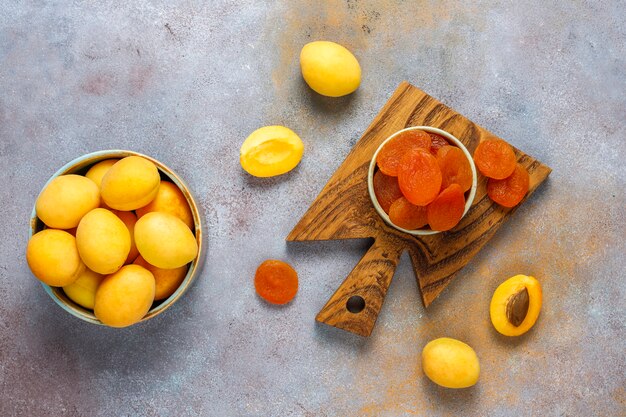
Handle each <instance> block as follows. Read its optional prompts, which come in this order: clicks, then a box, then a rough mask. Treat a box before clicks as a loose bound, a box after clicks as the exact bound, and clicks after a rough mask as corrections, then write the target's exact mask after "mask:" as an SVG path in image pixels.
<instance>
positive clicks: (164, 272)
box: [133, 255, 188, 300]
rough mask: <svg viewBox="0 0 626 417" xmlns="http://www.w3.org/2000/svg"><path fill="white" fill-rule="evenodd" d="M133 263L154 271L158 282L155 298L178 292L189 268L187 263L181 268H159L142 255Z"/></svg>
mask: <svg viewBox="0 0 626 417" xmlns="http://www.w3.org/2000/svg"><path fill="white" fill-rule="evenodd" d="M133 263H134V264H135V265H140V266H143V267H144V268H146V269H147V270H148V271H150V272H152V275H154V281H155V284H156V288H155V292H154V299H155V300H164V299H166V298H167V297H169V296H170V295H172V294H174V292H176V290H177V289H178V287H180V284H181V283H182V282H183V280H184V279H185V276H186V275H187V269H188V267H187V265H183V266H181V267H179V268H174V269H163V268H158V267H156V266H154V265H151V264H149V263H148V262H146V260H145V259H143V258H142V257H141V255H139V256H138V257H137V259H135V262H133Z"/></svg>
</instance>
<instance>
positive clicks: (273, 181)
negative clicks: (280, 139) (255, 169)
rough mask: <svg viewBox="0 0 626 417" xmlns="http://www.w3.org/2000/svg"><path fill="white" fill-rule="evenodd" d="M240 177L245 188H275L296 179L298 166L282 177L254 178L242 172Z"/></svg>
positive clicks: (298, 170)
mask: <svg viewBox="0 0 626 417" xmlns="http://www.w3.org/2000/svg"><path fill="white" fill-rule="evenodd" d="M240 171H241V172H240V174H239V175H240V176H241V179H242V181H243V182H244V184H245V185H246V187H250V188H253V189H256V188H267V187H273V186H277V185H279V184H282V183H284V182H288V181H290V180H291V179H292V178H294V177H296V176H297V175H298V173H299V172H300V164H298V165H297V166H296V167H295V168H294V169H292V170H291V171H289V172H286V173H284V174H282V175H277V176H275V177H266V178H263V177H255V176H253V175H250V174H248V173H247V172H245V171H244V170H240Z"/></svg>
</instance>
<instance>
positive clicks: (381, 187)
mask: <svg viewBox="0 0 626 417" xmlns="http://www.w3.org/2000/svg"><path fill="white" fill-rule="evenodd" d="M373 185H374V194H376V200H378V204H380V206H381V207H382V208H383V210H384V211H385V213H389V207H391V203H393V202H394V201H396V200H397V199H399V198H400V197H402V191H400V185H398V178H396V177H391V176H389V175H385V174H383V172H382V171H381V170H378V171H376V173H375V174H374V182H373Z"/></svg>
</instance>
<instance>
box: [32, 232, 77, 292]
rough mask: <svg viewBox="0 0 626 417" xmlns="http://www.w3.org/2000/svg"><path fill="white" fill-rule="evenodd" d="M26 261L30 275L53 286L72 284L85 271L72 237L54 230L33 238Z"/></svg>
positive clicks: (38, 234)
mask: <svg viewBox="0 0 626 417" xmlns="http://www.w3.org/2000/svg"><path fill="white" fill-rule="evenodd" d="M26 261H27V262H28V266H29V267H30V270H31V271H32V272H33V275H35V276H36V277H37V278H38V279H39V280H40V281H42V282H44V283H46V284H48V285H51V286H53V287H62V286H64V285H68V284H71V283H72V282H74V281H75V280H76V278H77V277H78V275H79V274H80V273H81V272H82V270H83V269H84V268H85V264H83V261H81V259H80V256H79V255H78V249H77V248H76V239H75V238H74V236H72V235H70V234H69V233H67V232H65V231H63V230H55V229H46V230H42V231H41V232H39V233H36V234H35V235H33V237H32V238H31V239H30V240H29V241H28V246H27V248H26Z"/></svg>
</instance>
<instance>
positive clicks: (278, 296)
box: [254, 259, 298, 304]
mask: <svg viewBox="0 0 626 417" xmlns="http://www.w3.org/2000/svg"><path fill="white" fill-rule="evenodd" d="M254 288H255V289H256V292H257V294H259V296H260V297H261V298H263V299H264V300H265V301H267V302H269V303H272V304H287V303H288V302H289V301H291V300H292V299H293V297H295V296H296V292H298V273H297V272H296V271H295V270H294V269H293V268H292V267H291V265H289V264H288V263H286V262H283V261H278V260H275V259H268V260H267V261H265V262H263V263H262V264H261V265H259V267H258V268H257V270H256V274H255V275H254Z"/></svg>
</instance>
